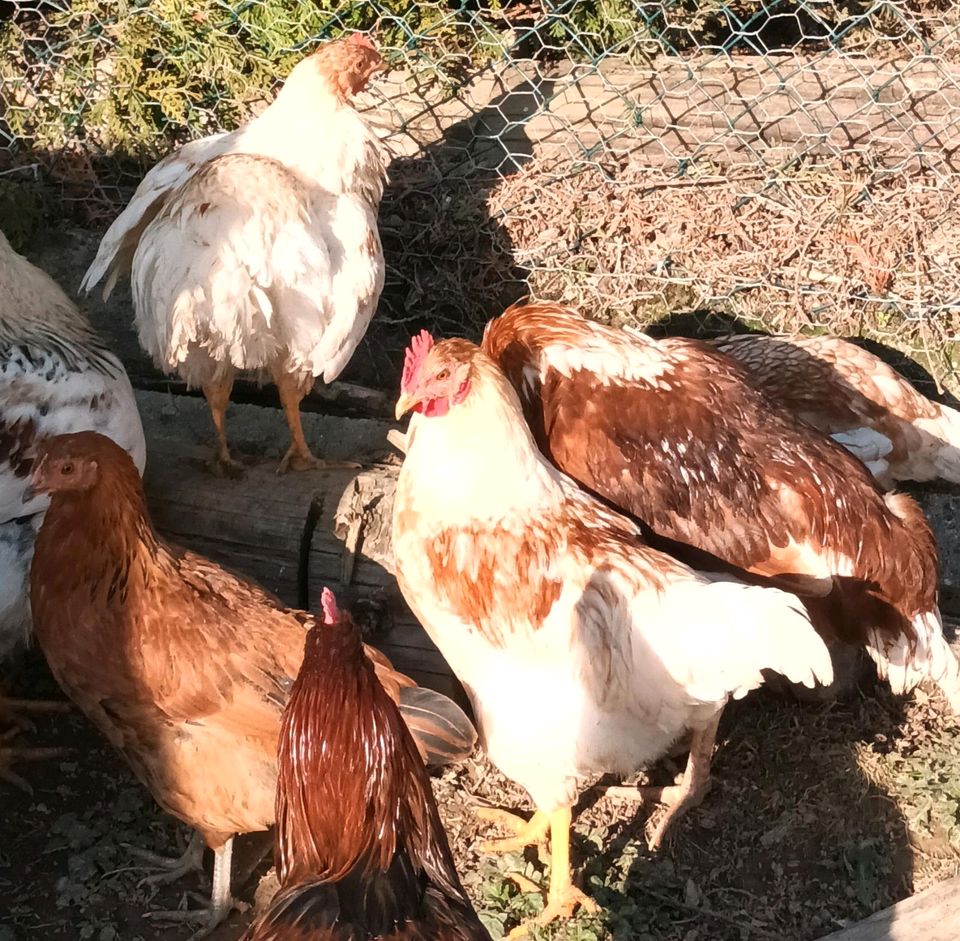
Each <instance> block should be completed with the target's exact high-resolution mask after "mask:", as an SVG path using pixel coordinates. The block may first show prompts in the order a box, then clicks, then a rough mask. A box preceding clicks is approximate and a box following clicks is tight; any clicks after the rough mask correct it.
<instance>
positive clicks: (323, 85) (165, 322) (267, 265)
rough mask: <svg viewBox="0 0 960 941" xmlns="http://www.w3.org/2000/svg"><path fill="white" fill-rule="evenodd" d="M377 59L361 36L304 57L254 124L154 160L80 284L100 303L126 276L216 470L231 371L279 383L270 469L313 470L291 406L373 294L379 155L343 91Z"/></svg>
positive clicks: (325, 368)
mask: <svg viewBox="0 0 960 941" xmlns="http://www.w3.org/2000/svg"><path fill="white" fill-rule="evenodd" d="M384 68H385V63H384V60H383V59H382V58H381V57H380V55H379V54H378V53H377V51H376V49H375V48H374V47H373V44H372V43H371V42H370V40H369V39H368V38H366V37H365V36H363V35H361V34H354V35H352V36H350V37H349V38H347V39H341V40H338V41H336V42H331V43H327V44H326V45H324V46H323V47H321V48H320V49H319V50H318V51H317V52H315V53H313V54H312V55H310V56H308V57H307V58H306V59H304V60H303V61H301V62H300V63H298V64H297V66H296V67H295V68H294V70H293V71H292V72H291V73H290V76H289V78H288V79H287V81H286V83H285V84H284V86H283V88H282V89H281V91H280V93H279V94H278V95H277V97H276V99H275V100H274V101H273V103H272V104H271V105H270V106H269V107H268V108H267V109H266V110H265V111H264V112H263V113H262V114H261V115H259V116H258V117H257V118H255V119H254V120H252V121H250V122H249V123H248V124H246V125H244V126H243V127H241V128H239V129H237V130H235V131H232V132H231V133H228V134H215V135H213V136H210V137H205V138H203V139H201V140H196V141H191V142H190V143H188V144H185V145H184V146H183V147H182V148H181V149H180V150H179V151H178V152H176V153H175V154H172V155H170V156H168V157H167V158H166V159H164V160H162V161H161V162H160V163H158V164H157V165H156V166H155V167H154V168H153V169H152V170H151V171H150V172H149V173H148V174H147V175H146V177H144V179H143V181H142V182H141V184H140V186H139V187H138V189H137V191H136V193H135V194H134V196H133V199H132V200H131V201H130V204H129V205H128V206H127V207H126V209H124V211H123V212H122V213H121V214H120V215H119V216H118V217H117V218H116V220H115V221H114V222H113V224H112V225H111V226H110V228H109V229H108V230H107V233H106V235H104V237H103V241H102V242H101V243H100V248H99V250H98V252H97V256H96V258H95V259H94V261H93V263H92V264H91V266H90V268H89V270H88V271H87V273H86V275H85V277H84V280H83V284H82V289H85V290H90V289H91V288H93V287H94V285H96V284H98V283H99V282H100V281H101V280H103V279H104V278H105V279H106V281H105V284H104V297H107V296H109V294H110V292H111V290H112V289H113V287H114V285H115V284H116V281H117V278H118V277H120V276H121V275H124V274H127V273H128V272H129V273H130V276H131V282H132V287H133V298H134V307H135V311H136V322H137V329H138V333H139V337H140V343H141V345H142V346H143V348H144V349H145V350H146V351H147V352H148V353H149V354H150V355H151V356H152V357H153V360H154V362H155V363H156V364H157V366H158V368H160V369H162V370H164V371H165V372H177V373H179V374H180V376H181V377H182V378H183V379H184V380H185V381H186V382H187V384H188V385H189V386H192V387H196V386H199V387H201V388H202V389H203V392H204V395H205V396H206V399H207V402H208V404H209V406H210V411H211V414H212V416H213V423H214V427H215V429H216V435H217V460H216V464H215V465H214V466H215V469H217V470H219V471H222V472H226V473H231V474H234V473H236V472H237V471H238V469H239V465H238V464H237V463H236V462H235V461H233V460H232V458H231V457H230V451H229V448H228V447H227V439H226V432H225V427H224V422H225V413H226V409H227V404H228V403H229V400H230V392H231V389H232V387H233V382H234V376H235V374H236V373H237V371H241V370H245V371H250V372H253V373H255V374H256V375H257V377H258V378H259V379H262V378H264V377H265V376H267V375H269V376H270V377H272V379H273V381H274V383H276V385H277V388H278V390H279V393H280V400H281V402H282V404H283V408H284V411H285V413H286V418H287V423H288V424H289V426H290V435H291V445H290V448H289V450H288V451H287V453H286V455H285V456H284V458H283V460H282V461H281V464H280V468H279V470H280V471H281V472H282V471H285V470H287V469H290V468H292V469H295V470H304V469H307V468H312V467H318V466H322V464H323V462H321V461H319V460H318V459H317V458H315V457H314V456H313V455H312V454H311V452H310V449H309V447H308V445H307V442H306V439H305V438H304V434H303V428H302V425H301V421H300V402H301V401H302V399H303V397H304V396H305V395H306V394H307V393H308V392H309V391H310V389H311V388H312V387H313V383H314V380H315V378H316V377H317V376H322V377H323V380H324V382H331V381H332V380H333V379H335V378H336V377H337V375H339V373H340V371H341V370H342V369H343V368H344V366H345V365H346V364H347V362H348V360H349V359H350V357H351V356H352V355H353V352H354V350H355V349H356V347H357V344H358V343H359V342H360V340H361V339H362V338H363V335H364V333H365V332H366V329H367V326H368V324H369V323H370V319H371V317H372V316H373V313H374V311H375V309H376V306H377V301H378V300H379V297H380V291H381V290H382V288H383V280H384V263H383V250H382V247H381V245H380V236H379V233H378V231H377V210H378V206H379V202H380V198H381V196H382V193H383V185H384V182H385V177H386V163H385V155H384V150H383V148H382V146H381V144H380V142H379V139H378V138H377V137H376V136H375V134H374V133H373V131H372V130H371V128H370V127H369V125H368V123H367V121H366V120H365V119H364V118H363V117H362V116H361V115H360V114H359V113H358V112H357V111H356V110H354V108H353V106H352V105H351V103H350V99H351V96H352V95H354V94H355V93H357V92H358V91H360V90H362V89H363V88H364V87H365V85H366V84H367V82H368V80H369V79H370V77H371V76H372V75H373V74H374V73H376V72H378V71H382V70H383V69H384Z"/></svg>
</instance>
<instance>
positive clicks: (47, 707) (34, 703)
mask: <svg viewBox="0 0 960 941" xmlns="http://www.w3.org/2000/svg"><path fill="white" fill-rule="evenodd" d="M69 711H70V703H67V702H63V701H61V700H42V699H11V698H9V697H7V696H0V717H2V720H3V721H4V722H7V723H8V724H9V725H10V726H11V728H9V729H7V730H6V731H5V732H3V733H2V734H0V781H6V782H7V784H11V785H13V787H16V788H19V790H21V791H23V792H24V793H25V794H29V795H32V794H33V788H32V787H31V786H30V783H29V782H28V781H27V780H26V779H25V778H23V777H22V776H21V775H19V774H17V773H16V771H14V770H13V765H15V764H17V763H18V762H21V761H43V760H44V759H46V758H58V757H59V756H61V755H64V754H66V751H67V750H66V749H65V748H32V747H21V746H17V745H7V744H5V743H6V742H7V741H9V740H10V739H11V738H13V736H15V735H16V734H17V733H18V732H20V731H23V730H28V731H29V730H32V729H33V723H32V722H31V721H30V720H29V719H26V718H24V717H23V716H20V715H18V713H21V712H69Z"/></svg>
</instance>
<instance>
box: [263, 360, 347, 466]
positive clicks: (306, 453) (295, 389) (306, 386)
mask: <svg viewBox="0 0 960 941" xmlns="http://www.w3.org/2000/svg"><path fill="white" fill-rule="evenodd" d="M271 371H272V373H273V381H274V383H275V384H276V386H277V391H278V392H279V393H280V403H281V404H282V405H283V413H284V415H286V418H287V425H288V426H289V428H290V447H289V448H288V449H287V453H286V454H284V456H283V460H281V461H280V466H279V467H278V468H277V473H278V474H285V473H286V472H287V471H289V470H296V471H304V470H324V469H328V470H329V469H336V468H358V467H360V465H359V464H357V463H355V462H353V461H324V460H322V459H321V458H318V457H314V456H313V454H312V453H311V451H310V448H309V447H308V445H307V439H306V437H305V436H304V434H303V421H302V419H301V417H300V403H301V402H302V401H303V399H304V397H305V396H306V395H307V393H308V392H309V391H310V390H311V389H312V388H313V382H314V379H313V376H308V377H307V378H306V379H298V378H297V377H295V376H291V375H290V374H289V373H286V372H284V371H283V369H282V368H281V367H280V366H274V367H272V370H271Z"/></svg>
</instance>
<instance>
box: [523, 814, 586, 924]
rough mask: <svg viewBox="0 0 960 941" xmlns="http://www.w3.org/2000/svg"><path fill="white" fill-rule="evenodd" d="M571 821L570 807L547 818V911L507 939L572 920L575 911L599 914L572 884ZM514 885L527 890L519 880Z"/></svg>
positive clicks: (525, 885) (584, 895) (584, 894)
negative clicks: (548, 862) (578, 909)
mask: <svg viewBox="0 0 960 941" xmlns="http://www.w3.org/2000/svg"><path fill="white" fill-rule="evenodd" d="M538 813H539V811H538ZM570 819H571V811H570V808H569V807H563V808H561V809H560V810H555V811H553V813H551V814H550V816H549V818H548V820H549V827H550V889H549V891H548V892H547V904H546V907H545V908H544V909H543V911H542V912H541V913H540V914H539V915H537V917H536V918H534V919H533V920H532V921H529V922H524V923H523V924H522V925H517V927H516V928H514V929H513V931H511V932H510V933H509V934H508V935H507V938H509V939H514V938H522V937H524V936H525V935H527V934H529V932H530V926H531V925H548V924H550V922H553V921H558V920H560V919H568V918H571V917H572V916H573V913H574V911H576V909H577V908H582V909H583V910H584V911H586V912H591V913H593V912H596V911H599V907H598V905H597V903H596V902H595V901H594V900H593V899H592V898H590V896H589V895H587V894H586V893H584V892H582V891H581V890H580V889H578V888H577V887H576V886H575V885H574V884H573V874H572V873H571V871H570ZM521 880H522V881H521ZM516 881H517V883H518V884H519V885H520V887H521V889H523V890H524V891H526V890H527V889H529V883H528V881H527V880H525V879H522V877H521V879H518V880H516Z"/></svg>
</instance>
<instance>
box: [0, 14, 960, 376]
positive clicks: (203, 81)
mask: <svg viewBox="0 0 960 941" xmlns="http://www.w3.org/2000/svg"><path fill="white" fill-rule="evenodd" d="M957 7H958V5H956V4H954V3H952V2H950V0H890V2H852V0H850V2H825V0H793V2H779V0H764V2H756V0H728V2H720V0H673V2H671V0H662V2H643V0H567V2H563V0H555V2H551V0H525V2H512V0H500V2H496V0H494V2H479V0H474V2H468V0H450V2H427V3H412V2H405V0H375V2H370V3H335V2H329V0H314V2H308V3H302V2H297V0H242V2H237V0H233V2H230V0H199V2H187V0H123V2H120V0H107V2H99V0H73V2H71V0H50V2H45V0H23V2H17V0H14V2H5V3H0V18H2V19H0V77H2V80H3V104H4V114H3V116H2V120H0V224H2V225H3V226H4V227H5V228H8V229H13V230H19V229H23V230H24V231H23V233H22V234H23V236H24V237H26V235H27V234H29V229H30V227H31V224H32V223H31V220H32V219H39V220H40V222H38V223H37V224H50V222H51V219H50V216H51V215H52V216H53V217H54V220H55V221H59V220H60V219H61V218H63V217H66V218H67V219H69V220H70V221H72V222H74V223H78V224H80V225H82V226H86V227H89V228H91V229H94V230H99V229H101V228H102V227H103V226H105V225H106V224H107V223H108V222H109V221H110V220H111V219H112V218H113V216H114V215H115V213H116V212H117V210H118V207H119V206H121V205H122V203H123V201H124V200H125V199H126V198H127V197H128V196H129V194H130V192H131V190H132V187H133V186H134V185H135V184H136V182H137V181H138V180H139V178H140V176H141V175H142V173H143V171H144V170H145V169H146V168H147V167H149V166H150V165H151V164H152V163H153V162H155V161H156V160H157V159H158V158H159V157H160V156H161V155H163V154H164V153H166V152H168V151H169V150H170V149H171V148H173V147H175V146H177V145H178V144H179V143H182V142H183V141H184V140H187V139H190V138H192V137H196V136H199V135H203V134H209V133H213V132H215V131H218V130H222V129H229V128H233V127H235V126H236V125H237V124H239V123H241V122H242V121H244V120H246V119H247V118H248V117H249V116H251V115H252V114H254V113H256V111H257V110H258V109H260V108H263V107H264V105H265V104H266V103H267V102H268V101H269V100H270V99H271V97H272V95H273V93H274V92H275V89H276V87H277V85H278V83H279V82H280V81H281V80H282V78H283V76H284V75H285V74H286V73H287V72H288V71H289V70H290V68H291V67H292V65H293V64H294V63H295V62H296V61H297V60H298V59H299V58H300V57H301V56H303V55H304V54H305V53H306V52H308V51H309V50H310V49H312V48H313V47H314V46H315V44H316V43H317V42H318V41H322V40H325V39H328V38H332V37H335V36H337V35H339V34H340V33H341V32H343V31H344V30H353V29H362V30H365V31H369V32H371V33H372V34H373V35H374V36H375V38H376V39H377V41H378V44H379V45H380V47H381V48H382V50H384V52H385V54H386V55H387V57H388V58H389V60H390V62H391V64H392V67H393V69H392V72H391V73H390V74H389V75H388V76H387V77H385V78H384V79H381V80H379V81H378V82H377V83H376V87H374V88H372V89H371V90H370V91H369V92H368V93H366V94H365V95H364V96H363V99H362V101H361V102H360V106H361V107H363V108H365V109H368V110H369V111H370V114H371V117H372V118H373V120H374V121H375V122H376V123H377V125H378V126H379V127H380V128H381V131H382V134H383V136H384V138H385V139H386V141H387V143H388V145H389V147H390V148H391V150H392V152H393V155H394V158H393V162H392V165H391V169H390V173H391V183H390V186H389V188H388V190H387V193H386V195H385V197H384V201H383V204H382V207H381V215H380V218H381V228H382V234H383V238H384V244H385V249H386V252H387V260H388V278H387V287H386V289H385V292H384V297H383V302H382V304H381V310H380V313H379V316H378V319H377V321H375V328H373V329H372V331H371V338H372V339H371V342H372V343H373V344H374V345H375V346H376V350H377V351H378V356H379V365H378V367H377V368H378V370H379V373H378V375H380V377H381V378H382V379H383V381H389V380H392V378H393V375H394V372H395V370H396V368H397V361H398V357H397V350H398V348H402V343H403V341H404V340H405V339H406V337H407V336H409V332H410V330H411V329H413V328H417V327H420V326H427V327H429V328H431V329H434V330H436V331H438V332H440V333H443V334H452V333H459V334H465V335H468V336H474V337H476V336H477V335H478V333H479V331H480V329H481V327H482V324H483V323H484V322H485V320H486V319H487V318H488V317H489V316H492V315H493V314H496V313H498V312H499V311H500V310H501V309H502V307H503V306H504V304H506V303H508V302H509V301H512V300H514V299H516V298H517V297H519V296H522V295H524V294H527V293H531V294H534V295H536V296H540V297H547V298H555V299H560V300H564V301H568V302H570V303H572V304H575V305H578V306H579V307H580V308H581V309H583V310H584V311H585V312H587V313H589V314H590V315H591V316H594V317H597V318H599V319H603V320H607V321H613V322H618V323H630V324H635V325H644V326H648V325H651V324H660V325H662V326H663V328H664V329H669V330H673V331H676V332H690V331H694V332H697V331H699V332H705V331H706V332H709V331H711V330H714V331H719V330H722V331H727V330H729V329H737V328H739V327H741V326H748V327H751V328H763V329H767V330H774V331H779V330H823V329H826V330H830V331H833V332H836V333H839V334H843V335H863V336H867V337H871V338H873V339H875V340H879V341H881V342H884V343H887V344H890V345H891V346H894V347H896V348H898V349H900V350H903V351H905V352H908V353H909V354H910V355H911V356H913V357H914V358H915V359H916V360H918V361H920V363H921V364H922V366H923V367H924V368H925V369H927V370H929V372H930V373H932V374H933V376H934V377H935V378H936V379H937V380H939V381H942V382H944V383H945V384H946V385H947V386H948V387H951V386H953V388H956V385H955V383H956V382H957V373H956V372H955V361H954V357H955V355H956V354H955V353H954V348H955V345H956V340H957V337H958V332H960V212H958V199H957V198H958V186H960V9H957ZM12 234H13V236H14V237H15V238H16V237H18V235H19V234H21V233H20V232H19V231H14V232H13V233H12ZM957 365H958V366H960V363H957Z"/></svg>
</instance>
